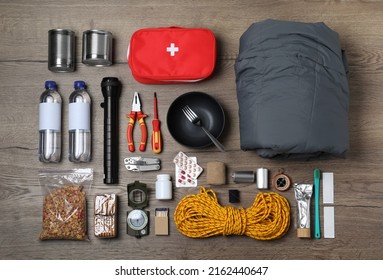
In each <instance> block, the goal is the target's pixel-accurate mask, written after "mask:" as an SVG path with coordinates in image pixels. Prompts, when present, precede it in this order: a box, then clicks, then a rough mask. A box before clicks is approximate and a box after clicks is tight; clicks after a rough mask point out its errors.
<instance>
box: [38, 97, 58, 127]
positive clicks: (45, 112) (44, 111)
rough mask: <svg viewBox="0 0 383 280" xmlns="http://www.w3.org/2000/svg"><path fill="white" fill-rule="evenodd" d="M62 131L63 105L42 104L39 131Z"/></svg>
mask: <svg viewBox="0 0 383 280" xmlns="http://www.w3.org/2000/svg"><path fill="white" fill-rule="evenodd" d="M45 129H53V130H56V131H61V103H55V102H54V103H51V102H48V103H40V105H39V130H45Z"/></svg>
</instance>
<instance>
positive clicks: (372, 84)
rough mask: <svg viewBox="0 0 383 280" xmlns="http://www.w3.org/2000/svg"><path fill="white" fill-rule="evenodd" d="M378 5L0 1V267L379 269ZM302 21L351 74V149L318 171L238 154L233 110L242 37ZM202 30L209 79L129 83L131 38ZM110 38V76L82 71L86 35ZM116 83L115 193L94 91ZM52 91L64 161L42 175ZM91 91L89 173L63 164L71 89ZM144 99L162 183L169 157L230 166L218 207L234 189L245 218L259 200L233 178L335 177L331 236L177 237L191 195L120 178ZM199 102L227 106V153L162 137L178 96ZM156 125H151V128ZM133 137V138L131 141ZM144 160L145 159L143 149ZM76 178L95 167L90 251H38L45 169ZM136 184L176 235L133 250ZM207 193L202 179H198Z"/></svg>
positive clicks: (382, 227) (62, 247) (65, 247)
mask: <svg viewBox="0 0 383 280" xmlns="http://www.w3.org/2000/svg"><path fill="white" fill-rule="evenodd" d="M382 14H383V3H382V2H381V1H356V0H355V1H319V0H313V1H301V0H293V1H277V0H273V1H253V0H243V1H239V0H210V1H190V0H189V1H179V0H178V1H176V0H166V1H155V0H148V1H123V0H120V1H109V2H105V1H90V0H83V1H73V0H69V1H43V0H37V1H27V0H24V1H22V0H20V1H18V0H14V1H5V0H3V1H0V31H1V34H2V36H1V39H0V100H1V102H0V213H1V215H0V221H1V227H0V259H131V258H136V259H382V258H383V251H382V248H383V240H382V238H381V236H382V232H383V219H382V211H383V182H382V179H381V177H382V176H381V173H382V168H383V150H382V148H381V145H382V138H383V110H382V107H383V99H382V86H383V48H382V47H383V36H382V32H383V31H382V30H383V17H382ZM267 18H276V19H285V20H293V21H304V22H318V21H323V22H325V23H326V24H327V25H328V26H329V27H331V28H332V29H334V30H335V31H337V32H338V33H339V36H340V40H341V44H342V47H343V48H344V49H346V51H347V54H348V61H349V66H350V83H349V85H350V114H349V120H350V123H349V130H350V151H349V154H348V157H347V159H344V160H343V159H330V160H317V161H298V160H266V159H262V158H259V157H258V156H257V155H256V154H255V152H243V151H241V150H240V145H239V144H240V139H239V120H238V104H237V99H236V90H235V76H234V62H235V58H236V56H237V54H238V46H239V38H240V36H241V35H242V33H243V32H244V31H245V30H246V29H247V28H248V27H249V25H250V24H251V23H253V22H256V21H259V20H263V19H267ZM160 26H185V27H207V28H210V29H212V30H213V31H214V33H215V34H216V37H217V40H218V59H217V68H216V71H215V74H214V76H213V77H212V78H211V79H209V80H207V81H204V82H200V83H195V84H188V85H161V86H156V85H142V84H139V83H137V82H136V81H135V80H134V79H133V78H132V76H131V73H130V69H129V67H128V66H127V64H126V49H127V46H128V44H129V39H130V36H131V35H132V33H133V32H134V31H135V30H138V29H140V28H144V27H160ZM53 28H68V29H72V30H74V31H75V32H76V36H77V45H76V52H77V55H76V57H77V65H76V67H77V70H76V72H74V73H66V74H55V73H51V72H50V71H48V69H47V52H48V51H47V42H48V40H47V37H48V30H49V29H53ZM94 28H96V29H105V30H108V31H111V32H112V33H113V35H114V38H115V41H114V43H115V52H114V65H113V66H111V67H107V68H92V67H86V66H84V65H83V64H81V63H80V61H81V60H80V56H81V36H82V32H83V31H85V30H88V29H94ZM106 76H116V77H119V78H120V80H121V81H122V83H123V91H122V96H121V99H120V139H119V140H120V151H121V152H120V158H121V165H120V183H119V184H118V185H115V186H106V185H104V184H103V182H102V176H103V163H102V162H103V111H102V109H101V108H100V106H99V104H100V103H101V102H102V99H103V98H102V94H101V91H100V83H101V80H102V78H103V77H106ZM48 79H53V80H56V82H57V83H58V84H59V91H60V92H61V94H62V96H63V98H64V101H65V102H64V111H63V116H64V118H63V128H64V133H63V160H62V162H61V163H60V164H57V165H50V164H42V163H40V162H39V161H38V159H37V147H38V131H37V130H38V99H39V96H40V94H41V92H42V90H43V84H44V81H45V80H48ZM78 79H82V80H84V81H86V83H87V85H88V87H89V92H90V94H91V95H92V99H93V108H92V116H93V118H92V128H93V145H94V146H93V147H94V148H93V160H92V162H91V163H90V164H79V165H76V164H72V163H70V162H68V160H67V158H66V154H67V152H68V149H67V146H68V134H67V132H66V128H67V116H68V102H67V101H68V97H69V94H70V93H71V92H72V89H73V81H74V80H78ZM136 90H137V91H140V92H141V93H142V94H141V99H142V103H143V110H144V112H145V113H147V114H149V115H151V114H152V112H151V111H152V97H153V96H152V93H153V92H154V91H157V93H158V102H159V104H158V106H159V117H160V119H161V121H162V133H163V137H164V149H163V152H162V153H161V154H160V155H159V157H160V159H161V161H162V171H161V172H163V173H169V174H173V173H174V164H173V163H172V159H173V158H174V156H175V155H176V154H177V152H178V151H181V150H182V151H184V152H185V153H187V154H189V155H193V156H197V157H198V161H199V163H200V164H201V165H202V166H203V167H205V168H206V164H207V162H208V161H211V160H218V161H223V162H225V163H226V165H227V182H228V184H227V185H225V186H221V187H214V190H215V191H216V192H217V195H218V198H219V201H220V202H221V204H223V205H228V204H229V203H228V189H230V188H236V189H239V190H240V192H241V205H240V206H242V207H249V206H250V205H251V204H252V202H253V200H254V198H255V195H256V193H257V190H256V188H255V185H254V184H234V183H233V182H232V180H231V178H230V174H231V173H232V172H233V171H235V170H255V169H256V168H258V167H266V168H268V169H269V170H270V171H271V173H272V174H276V173H277V172H278V170H279V168H281V167H283V168H284V169H285V171H286V173H287V174H288V175H290V176H291V178H292V180H293V181H294V182H311V181H312V173H313V169H314V168H320V169H321V170H322V171H329V172H334V174H335V222H336V228H335V230H336V238H335V239H320V240H299V239H298V238H297V237H296V231H295V227H294V223H295V221H296V220H295V219H296V214H295V212H296V207H295V200H294V195H293V192H292V191H289V192H287V193H286V197H287V198H288V199H289V201H290V203H291V205H292V226H291V229H290V231H289V232H288V234H287V236H285V237H283V238H282V239H279V240H275V241H270V242H262V241H257V240H253V239H251V238H248V237H242V236H235V237H221V236H219V237H213V238H209V239H208V240H207V239H190V238H187V237H185V236H183V235H181V234H180V233H179V232H178V231H177V230H176V228H175V225H174V222H173V220H172V215H173V213H174V209H175V207H176V205H177V203H178V201H179V200H180V199H181V198H182V197H183V196H185V195H186V194H189V193H196V192H198V189H194V188H193V189H176V190H175V192H174V199H173V200H172V201H170V202H160V201H158V200H156V199H155V193H154V182H155V176H156V173H152V172H150V173H144V174H132V173H128V172H127V171H126V170H124V167H123V164H122V159H123V158H124V157H128V156H130V155H131V154H130V153H128V151H127V147H126V140H125V131H126V126H127V121H126V118H125V113H128V112H129V111H130V104H131V99H132V95H133V92H134V91H136ZM188 91H205V92H207V93H209V94H211V95H212V96H214V97H215V98H216V99H217V100H218V101H219V102H220V103H221V104H222V106H223V108H224V110H225V113H226V117H227V125H226V128H225V131H224V134H223V136H222V137H221V140H222V142H223V143H224V145H225V148H226V150H227V152H226V153H220V152H218V151H217V150H216V149H215V148H214V147H208V148H206V149H203V150H193V149H190V148H186V147H183V146H180V145H179V144H178V143H176V142H175V140H174V139H173V138H172V137H171V136H170V133H169V131H168V130H167V126H166V112H167V109H168V107H169V106H170V104H171V103H172V101H173V100H174V99H175V98H176V97H177V96H179V95H180V94H181V93H184V92H188ZM150 123H151V117H149V118H148V119H147V124H148V125H149V124H150ZM138 133H139V132H138V129H136V130H135V139H138V138H139V135H138ZM142 154H143V155H145V156H153V154H152V153H151V151H150V148H149V149H147V151H146V152H145V153H142ZM79 167H92V168H93V169H94V182H93V186H92V190H91V192H90V193H89V195H88V222H89V223H88V230H89V236H90V242H73V241H47V242H41V241H38V240H37V238H38V235H39V233H40V230H41V220H42V218H41V215H42V199H43V197H42V194H41V188H40V184H39V180H38V172H39V170H55V169H59V170H64V169H72V168H79ZM136 179H139V180H140V181H142V182H144V183H147V184H148V187H149V189H150V202H149V205H150V207H149V210H150V211H151V216H152V217H154V216H153V215H154V214H153V213H154V209H155V208H156V207H169V208H170V214H171V215H170V217H171V218H170V236H167V237H158V236H155V235H154V234H153V232H154V230H153V229H154V228H153V226H154V223H153V221H154V219H152V223H151V226H152V234H150V236H148V237H145V238H142V239H135V238H133V237H130V236H128V235H127V234H126V233H125V231H126V225H125V218H126V211H127V210H128V209H129V208H128V206H127V195H126V184H128V183H130V182H132V181H134V180H136ZM199 183H200V184H205V183H206V172H204V173H203V174H202V175H201V177H200V179H199ZM103 192H116V193H117V194H118V195H119V199H120V203H119V205H120V208H119V218H118V221H119V237H118V239H115V240H100V239H97V238H95V237H93V232H94V231H93V219H92V218H93V202H94V195H95V194H96V193H103Z"/></svg>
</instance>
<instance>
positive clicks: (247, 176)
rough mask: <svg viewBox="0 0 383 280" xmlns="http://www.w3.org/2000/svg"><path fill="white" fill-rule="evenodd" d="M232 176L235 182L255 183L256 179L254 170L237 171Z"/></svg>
mask: <svg viewBox="0 0 383 280" xmlns="http://www.w3.org/2000/svg"><path fill="white" fill-rule="evenodd" d="M231 177H232V178H233V181H234V182H235V183H254V180H255V174H254V172H253V171H235V172H234V173H233V174H232V175H231Z"/></svg>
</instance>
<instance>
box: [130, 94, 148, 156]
mask: <svg viewBox="0 0 383 280" xmlns="http://www.w3.org/2000/svg"><path fill="white" fill-rule="evenodd" d="M126 117H127V118H129V123H128V130H127V138H128V148H129V151H131V152H134V143H133V127H134V123H135V121H136V117H137V119H138V122H139V124H140V129H141V142H140V151H141V152H143V151H145V147H146V138H147V131H146V125H145V120H144V118H145V117H147V115H145V114H143V113H142V111H141V102H140V96H139V95H138V92H135V93H134V96H133V102H132V111H131V112H130V114H126Z"/></svg>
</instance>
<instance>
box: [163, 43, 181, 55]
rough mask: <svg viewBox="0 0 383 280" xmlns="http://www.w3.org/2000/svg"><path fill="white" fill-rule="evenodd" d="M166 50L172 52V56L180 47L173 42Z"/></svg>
mask: <svg viewBox="0 0 383 280" xmlns="http://www.w3.org/2000/svg"><path fill="white" fill-rule="evenodd" d="M166 51H167V52H169V53H170V56H174V55H175V54H176V52H178V51H179V48H178V47H176V46H175V44H174V43H171V44H170V47H167V48H166Z"/></svg>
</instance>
